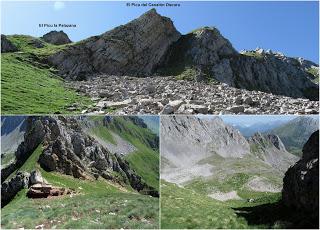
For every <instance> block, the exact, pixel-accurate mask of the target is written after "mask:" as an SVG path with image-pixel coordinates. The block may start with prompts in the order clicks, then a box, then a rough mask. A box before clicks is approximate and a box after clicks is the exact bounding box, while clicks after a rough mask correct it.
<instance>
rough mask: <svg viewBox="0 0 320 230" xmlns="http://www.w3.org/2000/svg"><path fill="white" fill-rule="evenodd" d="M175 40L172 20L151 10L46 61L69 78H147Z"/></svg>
mask: <svg viewBox="0 0 320 230" xmlns="http://www.w3.org/2000/svg"><path fill="white" fill-rule="evenodd" d="M179 37H180V33H179V32H178V31H177V30H176V29H175V27H174V25H173V23H172V21H171V20H170V19H169V18H165V17H162V16H160V15H159V14H158V13H157V12H156V11H155V10H154V9H152V10H150V11H148V12H146V13H145V14H143V15H142V16H140V17H139V18H137V19H135V20H133V21H131V22H129V23H128V24H126V25H122V26H119V27H116V28H114V29H113V30H111V31H108V32H106V33H104V34H102V35H100V36H95V37H91V38H88V39H86V40H84V41H81V42H79V43H78V44H75V45H73V46H72V47H70V48H68V49H66V50H64V51H61V52H59V53H57V54H54V55H53V56H51V57H50V58H49V61H50V62H51V63H52V64H53V65H55V66H56V67H57V68H58V69H59V70H60V73H61V74H64V75H68V76H69V77H70V78H71V79H83V78H86V75H87V74H90V73H106V74H114V75H149V74H151V73H152V72H153V70H154V68H155V67H156V66H157V65H158V64H159V62H160V60H161V59H162V57H163V54H164V53H165V52H166V51H167V49H168V47H169V46H170V45H171V44H172V42H174V41H176V40H177V39H178V38H179Z"/></svg>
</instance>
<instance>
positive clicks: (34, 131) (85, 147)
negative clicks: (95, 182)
mask: <svg viewBox="0 0 320 230" xmlns="http://www.w3.org/2000/svg"><path fill="white" fill-rule="evenodd" d="M79 119H80V121H79V120H77V119H76V118H74V117H62V116H59V117H28V118H27V119H26V123H27V128H26V134H25V137H24V141H23V142H22V143H21V144H20V145H19V147H18V150H17V151H16V153H15V155H16V162H15V163H13V164H11V165H10V166H8V167H6V168H4V169H3V170H2V171H1V176H2V178H1V179H2V181H5V179H6V178H7V177H8V176H9V175H10V174H11V173H12V172H14V171H15V170H17V169H19V168H20V167H21V166H22V165H23V164H24V162H25V161H26V160H27V159H28V157H29V156H30V155H31V154H32V153H33V152H34V150H35V149H36V148H37V147H38V146H39V145H41V146H42V150H41V151H42V154H41V155H40V157H39V160H38V163H39V165H40V166H41V167H42V168H43V169H45V170H46V171H49V172H50V171H54V172H60V173H62V174H67V175H71V176H73V177H75V178H82V179H90V178H91V179H93V178H98V177H101V178H104V179H106V180H111V181H114V182H115V183H119V184H120V185H125V184H127V185H129V186H131V187H132V188H133V189H135V190H137V191H139V192H140V193H143V194H150V195H153V196H157V194H158V193H157V191H156V189H154V188H152V187H151V186H149V185H147V184H146V183H145V182H144V181H143V180H142V179H141V177H140V176H139V175H138V174H137V173H136V172H135V171H134V170H133V169H132V168H131V166H130V165H129V163H128V162H127V161H126V160H125V159H124V158H123V157H122V156H120V155H118V154H112V153H111V152H109V151H108V150H107V149H106V148H105V147H103V146H102V145H101V144H100V143H99V142H97V141H96V140H95V139H94V138H92V137H91V136H90V135H88V134H86V133H85V131H84V130H83V128H82V125H81V117H79Z"/></svg>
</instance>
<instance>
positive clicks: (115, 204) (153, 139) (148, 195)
mask: <svg viewBox="0 0 320 230" xmlns="http://www.w3.org/2000/svg"><path fill="white" fill-rule="evenodd" d="M148 123H149V124H153V125H152V129H151V128H149V127H151V126H149V125H147V124H146V123H145V122H144V118H143V117H120V116H119V117H109V116H91V117H87V116H78V117H75V116H74V117H71V116H69V117H68V116H41V117H38V116H26V117H22V116H4V117H2V118H1V146H2V148H1V205H2V206H1V228H4V229H9V228H14V229H18V228H27V229H32V228H33V229H34V228H36V229H53V228H59V229H66V228H72V229H79V228H85V229H91V228H94V229H98V228H106V229H120V228H130V229H134V228H142V229H154V228H159V225H158V224H159V136H158V134H157V133H158V131H159V118H158V117H149V118H148ZM152 130H157V132H155V131H152Z"/></svg>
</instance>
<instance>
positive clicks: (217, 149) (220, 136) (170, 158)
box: [160, 115, 319, 229]
mask: <svg viewBox="0 0 320 230" xmlns="http://www.w3.org/2000/svg"><path fill="white" fill-rule="evenodd" d="M228 117H230V116H228ZM237 117H238V116H234V120H236V119H237ZM248 119H254V117H250V118H248ZM310 119H315V118H309V117H298V118H296V119H292V120H290V121H288V122H287V126H290V127H292V126H293V125H294V124H299V128H300V129H302V128H306V129H309V130H308V131H310V132H309V135H308V137H307V138H306V139H305V137H304V136H303V137H301V139H299V138H300V136H299V137H297V138H298V139H299V140H301V142H303V144H300V142H299V143H298V142H294V144H295V146H297V148H300V149H301V152H302V154H301V155H300V156H301V157H298V156H296V155H294V154H292V153H290V152H289V151H288V150H287V149H286V145H285V144H284V143H283V142H282V138H283V139H285V138H287V140H292V139H294V138H293V137H296V136H295V133H291V132H286V131H287V130H289V129H286V131H285V129H284V128H283V127H284V126H285V125H286V124H281V125H279V129H275V130H283V132H281V138H280V137H279V136H278V135H276V134H274V133H276V132H275V131H272V132H265V133H260V132H257V133H254V134H252V135H251V136H249V137H244V136H243V134H242V133H241V132H240V131H239V130H237V129H236V128H234V127H232V126H231V125H229V124H227V123H226V122H225V121H224V116H220V117H218V116H186V115H180V116H164V117H161V136H160V139H161V142H160V149H161V174H160V175H161V227H162V228H164V229H166V228H167V229H168V228H169V229H177V228H178V229H179V228H183V229H186V228H210V229H214V228H227V229H234V228H236V229H239V228H318V226H319V223H318V222H319V205H318V203H319V171H318V170H319V165H318V163H319V141H318V140H319V131H318V128H317V129H316V130H314V129H313V128H312V126H307V125H304V124H308V123H310V122H313V121H312V120H310ZM310 127H311V128H310ZM299 128H297V130H298V129H299ZM290 130H292V129H290ZM291 138H292V139H291ZM300 158H301V159H300Z"/></svg>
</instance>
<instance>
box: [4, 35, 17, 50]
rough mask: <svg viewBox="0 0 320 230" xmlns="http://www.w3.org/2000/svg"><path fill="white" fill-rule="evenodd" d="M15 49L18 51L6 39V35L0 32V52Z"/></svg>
mask: <svg viewBox="0 0 320 230" xmlns="http://www.w3.org/2000/svg"><path fill="white" fill-rule="evenodd" d="M16 51H18V48H17V47H16V46H15V45H14V44H12V42H10V41H9V40H8V38H7V36H5V35H3V34H1V53H8V52H16Z"/></svg>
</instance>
